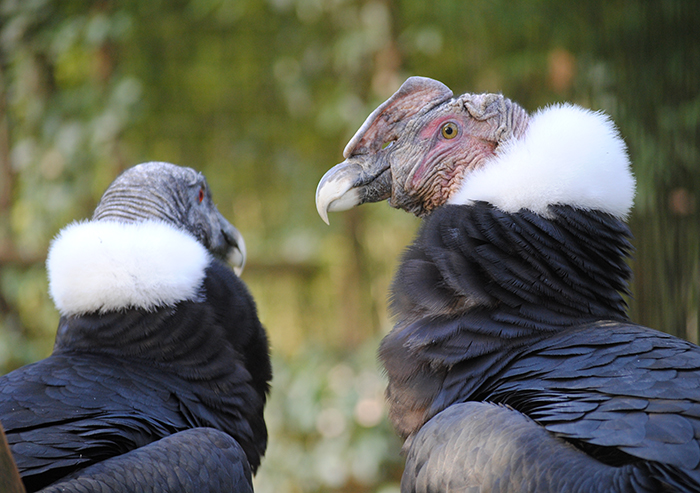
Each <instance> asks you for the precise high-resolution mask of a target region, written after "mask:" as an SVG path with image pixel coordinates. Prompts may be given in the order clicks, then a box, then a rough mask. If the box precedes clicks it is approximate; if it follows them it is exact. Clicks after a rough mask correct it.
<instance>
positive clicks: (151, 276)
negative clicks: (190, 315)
mask: <svg viewBox="0 0 700 493" xmlns="http://www.w3.org/2000/svg"><path fill="white" fill-rule="evenodd" d="M210 262H211V256H210V254H209V252H208V251H207V250H206V248H205V247H204V246H203V245H202V244H201V243H199V242H198V241H197V240H196V239H195V238H194V237H193V236H191V235H190V234H189V233H187V232H185V231H182V230H179V229H176V228H174V227H173V226H170V225H168V224H166V223H162V222H155V221H146V222H141V223H129V224H127V223H119V222H110V221H87V222H75V223H72V224H70V225H68V226H67V227H65V228H64V229H63V230H62V231H61V232H60V233H59V234H58V235H57V236H56V238H55V239H54V240H53V242H52V243H51V247H50V248H49V255H48V258H47V260H46V267H47V271H48V276H49V294H50V295H51V298H52V299H53V301H54V303H55V304H56V308H58V310H59V312H61V314H62V315H80V314H85V313H94V312H97V313H105V312H108V311H113V310H120V309H126V308H145V309H147V310H152V309H155V308H156V307H159V306H167V305H173V304H175V303H177V302H179V301H183V300H196V299H199V297H200V296H201V287H202V281H203V280H204V276H205V269H206V267H207V265H209V263H210Z"/></svg>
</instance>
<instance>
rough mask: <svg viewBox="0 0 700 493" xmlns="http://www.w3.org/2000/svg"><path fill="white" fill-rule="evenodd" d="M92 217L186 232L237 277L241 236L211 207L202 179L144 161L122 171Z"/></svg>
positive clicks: (183, 170)
mask: <svg viewBox="0 0 700 493" xmlns="http://www.w3.org/2000/svg"><path fill="white" fill-rule="evenodd" d="M92 218H93V220H114V221H119V222H129V223H133V222H140V221H146V220H162V221H164V222H166V223H169V224H171V225H173V226H176V227H177V228H179V229H183V230H185V231H188V232H189V233H190V234H192V235H193V236H194V237H195V238H196V239H197V240H198V241H199V242H200V243H202V245H204V246H205V247H206V249H207V250H209V251H210V252H211V253H212V254H213V255H214V256H216V257H218V258H220V259H222V260H226V261H229V262H230V263H231V264H232V265H233V267H234V270H235V271H236V273H237V274H239V273H240V271H241V270H242V269H243V265H244V264H245V257H246V251H245V243H244V241H243V236H241V234H240V233H239V232H238V230H236V228H234V227H233V225H232V224H231V223H229V222H228V221H227V220H226V218H224V216H222V215H221V213H220V212H219V210H218V209H217V208H216V205H214V202H213V200H212V196H211V192H210V190H209V185H208V184H207V180H206V178H204V175H203V174H202V173H199V172H197V171H195V170H193V169H191V168H185V167H181V166H176V165H174V164H170V163H164V162H150V163H144V164H139V165H137V166H134V167H133V168H129V169H127V170H126V171H124V173H122V174H121V175H120V176H119V177H117V179H116V180H114V182H113V183H112V184H111V185H110V186H109V188H108V189H107V190H106V191H105V193H104V195H102V198H101V199H100V203H99V204H98V205H97V208H96V209H95V212H94V214H93V217H92Z"/></svg>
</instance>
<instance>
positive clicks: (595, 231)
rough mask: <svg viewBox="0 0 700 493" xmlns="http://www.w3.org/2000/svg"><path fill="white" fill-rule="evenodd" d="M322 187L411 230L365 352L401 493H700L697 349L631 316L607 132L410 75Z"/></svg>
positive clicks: (620, 208)
mask: <svg viewBox="0 0 700 493" xmlns="http://www.w3.org/2000/svg"><path fill="white" fill-rule="evenodd" d="M344 157H345V161H344V162H342V163H340V164H338V165H336V166H335V167H334V168H332V169H331V170H329V171H328V172H327V173H326V174H325V176H324V177H323V178H322V180H321V182H320V183H319V186H318V189H317V192H316V203H317V207H318V211H319V213H320V215H321V217H322V218H323V219H324V220H326V222H327V213H328V211H335V210H344V209H348V208H350V207H353V206H356V205H359V204H362V203H365V202H375V201H379V200H383V199H387V198H388V199H389V204H390V205H391V206H393V207H396V208H400V209H403V210H405V211H409V212H412V213H414V214H416V215H418V216H420V217H422V218H423V221H422V223H421V227H420V229H419V232H418V234H417V237H416V239H415V241H414V242H413V244H412V245H410V246H409V247H408V249H407V250H406V252H405V253H404V255H403V258H402V261H401V264H400V266H399V268H398V271H397V273H396V276H395V279H394V282H393V285H392V292H391V307H392V310H393V313H394V316H395V320H396V323H395V326H394V328H393V330H392V331H391V332H390V333H389V334H388V335H387V336H386V337H385V338H384V340H383V341H382V343H381V347H380V350H379V356H380V360H381V361H382V363H383V365H384V367H385V369H386V373H387V375H388V379H389V383H388V388H387V398H388V402H389V406H390V410H389V416H390V419H391V421H392V423H393V425H394V426H395V428H396V430H397V431H398V433H399V434H400V435H401V436H402V437H403V438H405V440H406V441H405V444H404V451H405V453H406V455H407V458H406V467H405V470H404V474H403V478H402V491H404V492H413V491H420V492H428V491H430V492H438V491H470V492H472V491H473V492H477V491H493V492H495V491H499V492H506V491H513V492H515V491H517V492H524V491H530V492H533V491H568V492H575V491H578V492H592V491H648V492H652V491H654V492H659V491H700V348H698V347H697V346H696V345H694V344H691V343H689V342H686V341H684V340H681V339H678V338H675V337H672V336H670V335H667V334H664V333H661V332H657V331H655V330H651V329H649V328H646V327H642V326H639V325H636V324H634V323H632V322H630V321H629V318H628V316H627V313H626V304H625V301H624V299H623V297H622V295H621V293H626V292H627V289H628V281H629V278H630V269H629V267H628V265H627V263H626V260H627V259H628V257H629V254H630V250H631V244H630V241H629V240H630V237H631V235H630V232H629V229H628V227H627V226H626V224H625V219H626V217H627V215H628V213H629V211H630V208H631V206H632V201H633V197H634V186H635V185H634V178H633V177H632V174H631V172H630V169H629V159H628V156H627V150H626V146H625V144H624V142H623V141H622V139H621V138H620V136H619V134H618V131H617V130H616V128H615V126H614V124H613V123H612V122H611V121H610V119H609V118H608V117H607V116H605V115H604V114H602V113H595V112H592V111H589V110H585V109H583V108H580V107H577V106H574V105H568V104H566V105H554V106H551V107H548V108H546V109H543V110H540V111H538V112H536V113H534V114H533V115H528V114H527V113H526V112H525V111H524V110H523V109H522V108H521V107H519V106H518V105H517V104H515V103H514V102H512V101H510V100H509V99H507V98H505V97H503V96H502V95H498V94H463V95H461V96H459V97H457V98H453V95H452V92H451V91H450V90H449V89H448V88H447V87H446V86H445V85H443V84H441V83H440V82H437V81H434V80H431V79H426V78H420V77H412V78H410V79H408V80H407V81H406V82H405V83H404V84H403V85H402V86H401V88H400V89H399V90H398V91H397V92H396V93H395V94H394V95H393V96H392V97H391V98H389V99H388V100H387V101H386V102H385V103H383V104H382V105H381V106H379V107H378V108H377V109H376V110H375V111H374V112H373V113H372V114H371V115H370V116H369V117H368V118H367V120H366V121H365V123H364V124H363V125H362V127H361V128H360V129H359V130H358V132H357V133H356V134H355V136H354V137H353V138H352V140H351V141H350V143H349V144H348V146H347V147H346V148H345V152H344Z"/></svg>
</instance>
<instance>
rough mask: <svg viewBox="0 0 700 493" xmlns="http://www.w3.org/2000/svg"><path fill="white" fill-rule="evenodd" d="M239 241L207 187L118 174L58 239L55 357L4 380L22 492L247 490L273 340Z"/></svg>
mask: <svg viewBox="0 0 700 493" xmlns="http://www.w3.org/2000/svg"><path fill="white" fill-rule="evenodd" d="M227 259H228V260H230V261H231V262H232V263H233V265H234V269H236V270H238V271H240V269H241V268H242V267H243V263H244V261H245V247H244V243H243V238H242V236H241V235H240V234H239V233H238V231H237V230H236V229H235V228H234V227H233V226H232V225H231V224H230V223H229V222H228V221H227V220H226V219H225V218H224V217H223V216H222V215H221V214H220V213H219V211H218V210H217V208H216V206H215V205H214V202H213V200H212V197H211V193H210V191H209V187H208V185H207V182H206V180H205V178H204V176H203V175H202V174H201V173H198V172H196V171H194V170H192V169H190V168H182V167H179V166H175V165H172V164H168V163H146V164H141V165H139V166H135V167H133V168H131V169H128V170H127V171H125V172H124V173H123V174H122V175H121V176H119V177H118V178H117V179H116V180H115V181H114V183H112V185H111V186H110V187H109V188H108V189H107V191H106V192H105V193H104V195H103V197H102V199H101V201H100V203H99V204H98V206H97V208H96V210H95V212H94V215H93V218H92V220H91V221H84V222H76V223H73V224H71V225H69V226H68V227H66V228H65V229H64V230H62V231H61V232H60V233H59V235H58V236H57V238H56V239H55V240H54V241H53V243H52V245H51V248H50V251H49V256H48V260H47V268H48V274H49V286H50V294H51V296H52V298H53V300H54V302H55V304H56V307H57V308H58V310H59V311H60V313H61V319H60V322H59V327H58V333H57V336H56V343H55V347H54V350H53V353H52V354H51V356H49V357H48V358H46V359H44V360H42V361H39V362H37V363H34V364H31V365H28V366H25V367H23V368H20V369H18V370H15V371H13V372H11V373H9V374H7V375H5V376H3V377H2V378H0V422H1V423H2V425H3V427H4V428H5V431H6V434H7V439H8V442H9V444H10V448H11V450H12V453H13V455H14V458H15V460H16V462H17V466H18V469H19V471H20V474H21V476H22V480H23V482H24V484H25V486H26V488H27V490H28V491H36V490H39V489H41V488H46V491H114V492H121V491H124V492H127V491H154V492H155V491H163V492H165V491H169V492H177V491H198V492H199V491H202V492H204V491H211V492H215V491H217V492H218V491H252V485H251V472H255V470H256V469H257V467H258V465H259V464H260V458H261V456H262V455H263V454H264V452H265V448H266V445H267V430H266V427H265V422H264V418H263V408H264V405H265V401H266V396H267V392H268V387H269V381H270V378H271V367H270V359H269V349H268V342H267V336H266V334H265V331H264V329H263V327H262V326H261V324H260V321H259V320H258V316H257V311H256V308H255V303H254V301H253V299H252V297H251V295H250V293H249V292H248V290H247V288H246V286H245V285H244V284H243V282H242V281H241V280H240V279H239V278H238V276H237V275H236V274H235V273H234V271H233V270H231V268H230V267H229V266H228V265H227V264H226V260H227Z"/></svg>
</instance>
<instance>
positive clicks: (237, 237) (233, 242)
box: [222, 223, 246, 276]
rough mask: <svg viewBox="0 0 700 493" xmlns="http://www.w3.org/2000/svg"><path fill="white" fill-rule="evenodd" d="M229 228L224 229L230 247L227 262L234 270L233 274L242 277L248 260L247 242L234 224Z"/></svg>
mask: <svg viewBox="0 0 700 493" xmlns="http://www.w3.org/2000/svg"><path fill="white" fill-rule="evenodd" d="M228 226H229V227H227V228H225V229H222V232H223V234H224V238H225V239H226V243H228V245H229V251H228V254H227V255H226V261H227V262H228V264H229V265H230V266H231V267H232V268H233V272H235V273H236V275H237V276H240V275H241V273H242V272H243V267H244V266H245V260H246V249H245V240H244V239H243V235H242V234H241V233H239V232H238V230H237V229H236V228H235V227H234V226H233V225H232V224H230V223H228Z"/></svg>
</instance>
